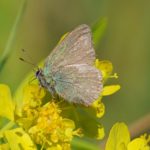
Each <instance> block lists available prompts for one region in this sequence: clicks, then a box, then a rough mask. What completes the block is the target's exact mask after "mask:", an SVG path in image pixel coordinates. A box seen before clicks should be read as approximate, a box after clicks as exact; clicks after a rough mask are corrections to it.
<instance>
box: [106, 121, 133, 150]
mask: <svg viewBox="0 0 150 150" xmlns="http://www.w3.org/2000/svg"><path fill="white" fill-rule="evenodd" d="M129 142H130V135H129V131H128V127H127V126H126V125H125V124H124V123H116V124H115V125H114V126H113V127H112V129H111V130H110V133H109V137H108V140H107V143H106V149H105V150H127V144H128V143H129Z"/></svg>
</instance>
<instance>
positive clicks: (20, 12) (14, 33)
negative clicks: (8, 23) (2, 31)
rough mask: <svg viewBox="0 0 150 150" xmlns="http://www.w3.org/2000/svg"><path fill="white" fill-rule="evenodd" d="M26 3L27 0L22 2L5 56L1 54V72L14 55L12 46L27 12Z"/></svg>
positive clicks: (4, 52)
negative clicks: (9, 58)
mask: <svg viewBox="0 0 150 150" xmlns="http://www.w3.org/2000/svg"><path fill="white" fill-rule="evenodd" d="M26 2H27V0H22V3H21V6H20V9H19V11H18V14H17V17H16V20H15V21H14V24H13V27H12V30H11V32H10V35H9V37H8V41H7V43H6V46H5V49H4V51H3V54H1V57H0V71H1V70H2V68H3V66H4V65H5V63H6V61H7V59H8V57H9V56H10V54H11V53H12V46H13V44H14V42H15V39H16V34H17V31H18V27H19V25H20V23H21V20H22V18H23V14H24V12H25V11H24V10H25V6H26Z"/></svg>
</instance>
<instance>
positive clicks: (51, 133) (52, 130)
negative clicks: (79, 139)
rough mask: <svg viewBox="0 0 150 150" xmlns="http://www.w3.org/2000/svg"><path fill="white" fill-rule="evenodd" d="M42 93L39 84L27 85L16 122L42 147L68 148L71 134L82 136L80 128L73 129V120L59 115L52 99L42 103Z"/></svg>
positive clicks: (63, 149) (66, 149)
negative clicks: (20, 111)
mask: <svg viewBox="0 0 150 150" xmlns="http://www.w3.org/2000/svg"><path fill="white" fill-rule="evenodd" d="M44 95H45V92H44V90H43V89H42V88H39V86H37V85H29V86H27V87H26V88H25V90H24V98H23V100H24V105H23V109H22V110H23V111H22V116H21V118H19V119H18V121H17V122H18V123H19V124H20V125H21V126H22V127H23V128H25V129H26V131H27V132H28V133H29V135H30V136H31V137H32V139H33V141H34V142H35V143H36V144H40V145H41V146H42V148H46V149H56V150H57V149H58V150H70V149H71V148H70V147H71V145H70V142H71V141H72V139H73V136H75V135H77V136H82V134H81V130H80V129H77V130H75V124H74V122H73V121H72V120H70V119H67V118H63V117H62V116H61V115H60V113H61V110H60V109H59V106H58V105H57V103H56V102H54V101H53V100H51V101H50V102H48V103H46V104H45V105H42V98H43V97H44Z"/></svg>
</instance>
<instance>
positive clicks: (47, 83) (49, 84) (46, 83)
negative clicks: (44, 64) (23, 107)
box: [36, 69, 55, 94]
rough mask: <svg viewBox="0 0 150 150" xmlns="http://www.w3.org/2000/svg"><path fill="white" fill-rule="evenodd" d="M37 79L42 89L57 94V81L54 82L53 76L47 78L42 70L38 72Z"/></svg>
mask: <svg viewBox="0 0 150 150" xmlns="http://www.w3.org/2000/svg"><path fill="white" fill-rule="evenodd" d="M36 77H37V79H38V80H39V83H40V85H41V86H42V87H44V88H46V89H48V91H50V92H51V93H52V94H54V93H55V89H54V86H55V81H54V80H53V78H52V76H51V75H49V76H48V77H47V76H45V75H44V73H43V70H42V69H38V70H37V72H36Z"/></svg>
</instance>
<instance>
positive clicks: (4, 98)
mask: <svg viewBox="0 0 150 150" xmlns="http://www.w3.org/2000/svg"><path fill="white" fill-rule="evenodd" d="M3 108H5V109H3ZM14 109H15V106H14V104H13V101H12V97H11V92H10V89H9V87H8V86H7V85H5V84H0V116H3V117H6V118H8V119H10V120H12V121H13V120H14Z"/></svg>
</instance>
